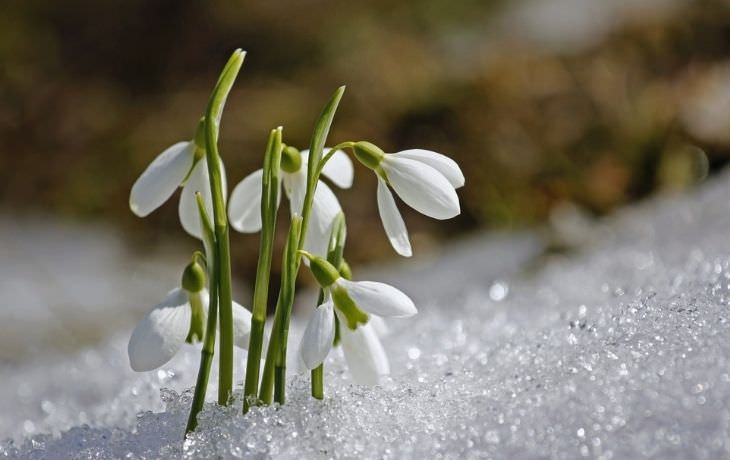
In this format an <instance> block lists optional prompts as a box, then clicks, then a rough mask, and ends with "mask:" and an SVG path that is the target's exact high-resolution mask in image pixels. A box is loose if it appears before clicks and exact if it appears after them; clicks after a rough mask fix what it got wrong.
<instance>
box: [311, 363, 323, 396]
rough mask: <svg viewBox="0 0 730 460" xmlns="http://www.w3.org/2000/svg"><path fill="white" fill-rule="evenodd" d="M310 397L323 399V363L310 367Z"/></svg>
mask: <svg viewBox="0 0 730 460" xmlns="http://www.w3.org/2000/svg"><path fill="white" fill-rule="evenodd" d="M312 397H314V398H316V399H324V363H322V364H320V365H319V366H317V367H315V368H314V369H312Z"/></svg>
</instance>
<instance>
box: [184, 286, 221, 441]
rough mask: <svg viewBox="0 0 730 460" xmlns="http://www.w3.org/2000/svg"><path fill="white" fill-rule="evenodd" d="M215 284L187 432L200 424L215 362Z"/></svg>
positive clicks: (216, 315)
mask: <svg viewBox="0 0 730 460" xmlns="http://www.w3.org/2000/svg"><path fill="white" fill-rule="evenodd" d="M217 290H218V289H217V286H216V285H215V284H211V285H210V300H209V305H208V324H207V326H206V331H205V340H204V341H203V349H202V350H201V352H200V367H199V369H198V378H197V380H196V382H195V392H194V393H193V404H192V406H191V408H190V415H189V416H188V424H187V426H186V427H185V434H187V433H190V432H191V431H194V430H195V428H197V426H198V414H199V413H200V411H201V410H202V409H203V404H204V403H205V394H206V392H207V389H208V378H209V376H210V366H211V364H212V363H213V355H214V354H215V335H216V326H217V322H218V292H217Z"/></svg>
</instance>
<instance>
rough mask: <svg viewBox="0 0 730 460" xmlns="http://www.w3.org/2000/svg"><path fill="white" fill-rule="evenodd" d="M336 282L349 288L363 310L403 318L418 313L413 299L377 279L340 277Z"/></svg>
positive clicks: (351, 296)
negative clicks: (347, 278)
mask: <svg viewBox="0 0 730 460" xmlns="http://www.w3.org/2000/svg"><path fill="white" fill-rule="evenodd" d="M336 283H337V284H338V285H340V286H341V287H343V288H345V289H346V290H347V293H348V294H349V295H350V298H351V299H352V300H353V301H354V302H355V304H357V306H358V308H360V309H361V310H363V311H365V312H367V313H372V314H374V315H378V316H388V317H392V318H403V317H406V316H413V315H415V314H416V313H418V310H416V306H415V305H414V304H413V301H412V300H411V299H410V298H409V297H408V296H407V295H405V294H404V293H403V292H401V291H400V290H398V289H396V288H394V287H393V286H391V285H389V284H385V283H378V282H376V281H350V280H346V279H344V278H338V279H337V281H336Z"/></svg>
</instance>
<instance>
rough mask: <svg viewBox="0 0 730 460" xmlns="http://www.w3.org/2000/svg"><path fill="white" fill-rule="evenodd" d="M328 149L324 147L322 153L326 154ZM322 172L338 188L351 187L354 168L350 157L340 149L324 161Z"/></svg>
mask: <svg viewBox="0 0 730 460" xmlns="http://www.w3.org/2000/svg"><path fill="white" fill-rule="evenodd" d="M330 150H331V149H329V148H326V149H324V152H323V153H324V154H325V155H326V154H327V153H328V152H329V151H330ZM322 174H324V175H325V176H327V178H328V179H329V180H331V181H332V183H333V184H335V185H336V186H338V187H339V188H350V187H352V180H353V178H354V175H355V168H353V166H352V160H350V157H349V156H347V154H346V153H345V152H343V151H342V150H338V151H336V152H335V153H333V154H332V157H331V158H330V159H329V161H327V163H325V165H324V168H322Z"/></svg>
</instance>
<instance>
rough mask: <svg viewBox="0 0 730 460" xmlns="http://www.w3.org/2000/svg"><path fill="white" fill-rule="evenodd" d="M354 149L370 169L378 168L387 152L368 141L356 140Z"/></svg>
mask: <svg viewBox="0 0 730 460" xmlns="http://www.w3.org/2000/svg"><path fill="white" fill-rule="evenodd" d="M352 149H353V151H354V152H355V156H356V157H357V159H358V160H360V163H362V164H364V165H365V166H367V167H368V168H370V169H376V168H377V167H378V166H379V165H380V162H381V161H383V158H384V157H385V153H384V152H383V150H382V149H381V148H380V147H378V146H377V145H375V144H372V143H370V142H367V141H359V142H355V145H354V146H353V147H352Z"/></svg>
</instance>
